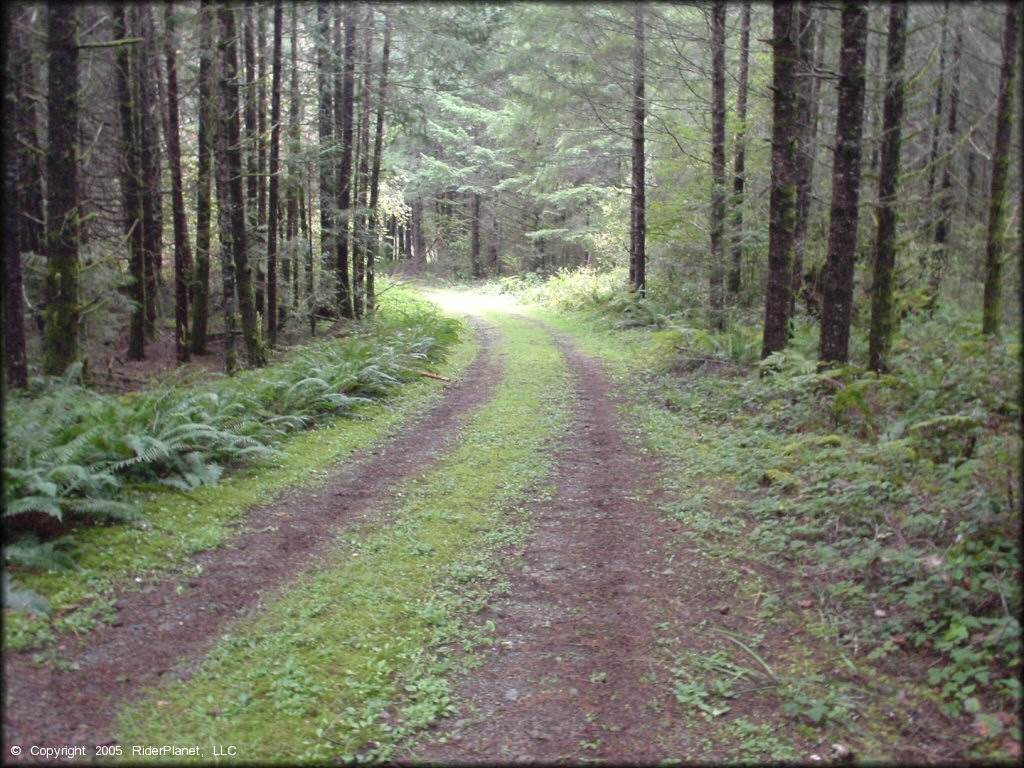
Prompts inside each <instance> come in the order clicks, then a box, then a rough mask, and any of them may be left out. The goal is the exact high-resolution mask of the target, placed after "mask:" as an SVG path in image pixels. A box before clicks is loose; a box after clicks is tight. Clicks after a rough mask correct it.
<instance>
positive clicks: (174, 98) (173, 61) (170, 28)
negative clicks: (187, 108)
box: [164, 3, 192, 363]
mask: <svg viewBox="0 0 1024 768" xmlns="http://www.w3.org/2000/svg"><path fill="white" fill-rule="evenodd" d="M164 11H165V15H164V23H165V26H166V30H165V39H164V48H165V58H166V59H167V162H168V163H169V164H170V167H171V168H170V170H171V209H172V211H173V221H174V349H175V353H176V354H177V358H178V362H181V363H187V362H188V361H189V359H190V357H191V355H190V353H191V347H190V345H189V339H188V288H189V276H190V274H191V272H192V246H191V245H190V244H189V237H188V221H187V220H186V219H185V197H184V194H183V192H182V184H181V141H180V139H179V137H178V70H177V57H178V54H177V50H176V43H175V40H174V7H173V6H172V5H171V4H170V3H168V4H167V5H166V6H164Z"/></svg>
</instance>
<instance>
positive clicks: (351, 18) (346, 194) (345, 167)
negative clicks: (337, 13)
mask: <svg viewBox="0 0 1024 768" xmlns="http://www.w3.org/2000/svg"><path fill="white" fill-rule="evenodd" d="M343 14H344V15H343V21H344V22H345V51H344V62H343V65H342V78H341V109H340V114H339V115H338V130H339V131H340V132H341V165H340V166H339V167H338V187H337V204H338V216H339V223H338V234H337V251H338V257H337V272H338V305H339V309H340V311H341V315H342V317H349V318H351V317H355V306H354V304H355V302H354V299H355V297H354V296H353V291H352V284H351V282H350V279H349V218H350V208H351V207H352V165H353V163H352V150H353V146H352V134H353V127H354V126H353V122H354V115H353V91H354V87H355V85H354V80H355V67H356V31H357V30H356V14H355V11H354V10H353V8H352V7H351V5H349V4H346V5H345V8H344V11H343ZM352 260H353V264H352V272H353V273H354V272H355V263H354V262H355V254H354V253H353V259H352Z"/></svg>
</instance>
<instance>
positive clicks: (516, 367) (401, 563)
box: [118, 313, 572, 762]
mask: <svg viewBox="0 0 1024 768" xmlns="http://www.w3.org/2000/svg"><path fill="white" fill-rule="evenodd" d="M487 319H488V320H490V321H491V322H494V323H495V324H496V325H498V327H499V328H500V330H501V340H500V341H499V342H498V344H497V349H496V353H498V354H505V355H507V366H506V375H505V378H504V380H503V381H502V382H501V383H500V384H499V385H498V387H497V389H496V392H495V395H494V398H493V399H492V400H491V401H490V402H488V403H487V404H486V405H484V406H483V407H482V408H481V409H480V411H478V412H477V413H476V414H475V415H474V416H472V417H471V418H470V419H469V420H468V422H467V424H466V426H465V427H464V428H463V433H462V436H461V440H460V442H459V443H458V447H457V448H456V449H455V450H454V451H453V452H452V453H451V454H450V455H449V456H447V457H445V458H444V459H443V460H442V461H441V462H440V464H439V465H438V466H437V467H435V468H434V469H431V470H429V471H428V472H426V473H425V474H423V475H422V476H420V477H418V478H415V479H414V480H412V481H410V482H409V483H408V484H406V485H405V486H404V487H403V488H401V489H400V490H399V491H396V493H395V494H394V496H393V498H391V499H382V500H380V509H381V510H382V512H383V515H382V517H381V519H380V521H379V522H378V523H376V524H369V525H367V526H366V527H365V529H364V530H363V531H361V532H359V533H352V532H349V533H348V534H346V537H345V539H346V540H344V541H339V542H338V545H337V548H336V550H334V551H333V552H331V553H330V554H329V555H328V556H327V557H326V558H325V562H324V563H322V564H321V565H320V566H319V567H317V568H314V569H311V570H310V571H308V572H306V573H305V574H303V575H301V576H299V577H298V578H297V579H296V580H295V581H294V582H293V583H292V584H291V585H289V586H288V587H287V588H285V589H284V590H282V592H281V593H280V594H279V595H277V596H275V597H274V598H273V599H272V600H271V601H270V602H269V603H268V604H267V605H266V606H265V608H264V610H263V611H261V613H260V614H259V615H257V616H256V617H255V618H254V620H252V621H251V622H250V623H248V624H246V625H243V626H239V627H237V629H235V630H234V631H233V632H232V633H231V634H229V635H225V636H223V637H222V638H221V639H220V641H219V642H218V644H217V645H216V646H215V648H214V649H213V650H212V651H211V653H210V654H209V655H208V656H207V657H206V658H205V659H203V660H202V661H201V663H199V665H198V667H197V669H196V670H195V673H194V675H193V676H192V677H191V678H190V679H189V680H187V681H182V682H175V683H173V684H170V685H168V686H164V687H161V688H160V689H158V690H153V691H150V692H149V693H148V694H147V695H146V696H145V697H144V698H143V699H142V700H141V701H140V702H138V703H136V704H135V705H133V706H131V707H130V708H128V709H127V710H125V711H124V712H123V713H122V718H121V721H120V723H121V727H120V733H119V734H118V741H119V743H120V744H121V745H124V747H125V754H124V756H125V757H127V758H129V759H132V758H134V759H136V760H137V759H140V758H145V757H146V756H145V755H133V754H132V753H131V751H132V750H131V746H132V745H136V744H137V745H142V744H155V743H160V744H179V745H190V744H192V745H196V746H197V747H198V748H199V750H200V752H202V753H203V759H205V760H207V761H209V760H210V759H211V758H212V757H213V756H214V755H213V750H214V747H217V748H218V750H219V751H220V752H230V750H229V749H228V748H229V747H234V753H233V754H228V755H226V758H227V759H232V758H233V759H236V760H240V761H245V762H249V761H254V760H257V761H280V762H296V761H318V762H320V761H324V760H338V759H340V760H343V761H351V760H355V759H370V760H383V759H387V758H388V756H389V754H390V753H391V750H392V748H393V745H394V744H396V743H397V742H398V741H399V740H401V739H402V738H404V737H405V736H407V735H409V734H410V733H412V732H413V731H415V730H417V729H419V728H422V727H423V726H425V725H426V724H428V723H430V722H432V721H433V720H435V719H436V718H438V717H440V716H442V715H444V714H446V713H447V712H448V711H450V693H451V686H452V682H451V679H452V677H454V676H455V675H457V673H458V669H459V667H460V665H463V664H465V663H467V659H468V658H471V656H470V657H466V656H465V655H463V654H460V653H453V651H455V650H456V649H459V648H472V647H473V646H474V645H476V644H477V643H487V642H488V640H489V639H490V637H491V634H492V633H493V631H494V627H493V625H490V624H488V625H484V626H482V627H480V626H471V624H470V622H467V621H464V620H463V619H464V617H465V616H466V615H467V613H468V612H469V611H470V610H471V609H473V608H475V607H477V606H478V605H480V604H481V603H482V602H483V601H484V600H486V599H487V598H488V597H489V596H490V595H493V594H494V592H495V591H496V590H500V589H501V587H502V585H501V583H500V581H499V578H500V576H499V572H498V568H497V562H496V557H495V555H496V554H497V553H498V552H499V551H500V550H502V549H503V548H504V547H507V546H508V545H509V544H510V543H512V542H514V541H515V540H517V539H518V538H520V537H521V536H522V535H523V534H524V533H525V531H526V530H528V528H529V518H528V516H527V514H526V513H525V512H523V511H522V508H521V506H520V504H523V503H525V502H527V501H529V500H532V499H533V498H535V497H537V496H538V495H543V494H544V493H546V492H548V491H547V490H546V489H545V488H544V487H543V485H544V480H545V478H546V477H548V475H549V473H550V470H551V458H550V456H549V452H548V451H547V450H546V449H547V448H548V447H549V444H550V443H551V442H553V441H554V440H556V439H557V437H558V435H559V434H561V433H562V432H563V431H564V429H565V428H566V426H567V418H568V417H567V412H568V406H569V404H570V402H571V398H572V395H571V391H570V389H569V388H568V387H567V386H566V383H567V380H568V371H567V369H566V366H565V364H564V362H563V360H562V358H561V356H560V354H559V353H558V350H557V349H556V348H555V346H554V345H553V343H552V342H551V339H550V338H549V337H548V335H547V334H546V333H545V332H544V331H543V330H541V329H538V328H536V327H534V326H532V325H531V324H529V323H525V322H523V321H521V320H517V319H515V318H513V317H511V316H509V315H503V314H500V313H490V314H489V316H488V317H487ZM181 759H182V758H181V757H180V756H176V757H174V760H175V761H180V760H181Z"/></svg>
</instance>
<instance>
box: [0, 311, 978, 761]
mask: <svg viewBox="0 0 1024 768" xmlns="http://www.w3.org/2000/svg"><path fill="white" fill-rule="evenodd" d="M432 298H434V299H435V300H436V301H438V302H439V303H441V304H442V306H444V307H445V308H446V309H448V310H449V311H451V312H456V313H459V314H463V315H466V316H468V317H469V318H470V328H471V331H472V332H471V334H470V336H471V339H470V340H469V341H468V342H466V344H465V345H464V347H463V350H462V352H461V353H459V354H457V355H456V363H455V364H454V365H453V366H452V369H451V370H450V371H449V373H451V374H452V376H453V379H454V380H453V382H452V383H451V384H448V385H447V386H445V387H444V390H443V392H444V393H443V396H440V395H439V396H438V397H436V398H435V399H434V400H433V401H430V400H427V401H424V407H423V409H422V410H421V411H420V412H418V413H415V414H411V415H409V416H408V418H406V419H404V420H396V423H395V424H394V425H393V426H392V427H391V428H390V430H389V431H388V432H387V433H386V434H382V435H381V436H380V438H379V439H377V440H375V441H373V442H371V443H369V444H368V445H366V446H365V447H364V448H363V449H361V450H360V451H359V452H357V453H355V454H353V455H352V456H350V457H349V458H346V459H343V460H341V461H340V462H335V463H334V464H333V465H331V466H329V467H328V468H327V469H326V470H325V471H324V472H323V473H322V474H323V478H322V480H321V481H318V482H317V483H315V484H305V483H303V484H300V485H299V486H296V487H293V488H290V489H288V490H286V491H283V492H280V493H278V494H276V495H275V496H273V497H271V498H266V499H264V500H263V503H261V504H260V505H258V506H256V507H255V508H253V509H252V510H251V511H250V512H249V514H248V516H247V518H246V521H245V522H244V524H243V525H241V526H240V527H239V529H238V530H237V532H236V533H235V535H234V536H232V537H231V538H230V539H228V540H227V542H226V543H224V544H223V545H222V546H220V547H218V548H216V549H213V550H209V551H206V552H203V553H201V554H199V555H197V556H196V557H195V558H194V559H193V561H192V562H191V563H190V564H189V565H188V566H187V567H183V568H181V569H179V570H178V571H175V572H174V573H172V574H163V575H161V576H153V577H152V578H151V577H150V576H149V575H147V576H146V577H145V578H144V579H143V578H136V579H134V583H128V584H125V585H122V586H120V587H119V588H118V590H117V595H116V602H115V603H114V604H113V605H114V612H113V613H112V614H111V616H110V617H109V620H107V621H105V622H103V623H101V624H100V626H98V627H97V628H95V629H92V630H91V631H85V632H83V633H81V634H80V635H79V636H77V637H69V636H65V637H61V638H58V639H56V640H54V641H53V642H52V643H51V644H50V645H49V646H47V647H45V648H43V649H41V650H40V649H38V648H37V649H34V650H32V651H23V652H18V653H7V654H6V656H5V669H4V673H5V683H6V685H5V697H6V698H5V708H4V744H5V747H6V751H9V752H10V750H11V747H12V746H13V745H18V746H20V747H21V748H22V749H23V750H24V751H23V752H22V754H21V758H20V759H21V760H22V761H26V760H27V761H32V762H35V761H36V760H37V759H38V757H33V756H31V755H30V752H29V747H30V745H33V746H40V747H61V746H72V745H86V746H87V752H86V755H87V756H88V757H93V758H95V757H96V755H97V754H98V752H97V746H99V745H103V749H102V750H101V751H100V753H101V754H102V755H106V756H110V757H114V758H116V757H118V756H120V757H121V758H128V759H132V758H133V757H134V758H135V759H140V758H144V759H151V760H152V759H156V758H155V757H154V756H153V755H152V754H149V753H140V752H135V753H134V755H133V751H132V748H133V747H138V746H150V745H155V746H162V745H174V746H180V747H191V746H193V745H195V747H196V749H197V752H198V754H197V755H192V756H191V757H192V758H193V759H196V758H198V759H203V760H205V761H206V762H210V761H212V760H215V759H216V760H221V761H223V760H232V759H234V760H240V761H245V762H252V761H263V760H270V761H282V762H292V761H302V760H311V761H323V760H327V759H333V760H337V759H342V760H351V759H369V760H384V761H393V762H400V763H415V762H424V761H426V762H432V763H443V764H447V763H457V762H469V763H476V764H479V763H495V762H499V763H506V762H515V763H520V762H522V763H531V762H533V763H551V762H572V763H582V762H608V763H613V764H624V763H634V764H636V763H641V764H659V763H663V762H664V761H681V762H693V761H697V762H722V761H764V760H799V761H806V760H811V761H819V760H821V761H826V762H827V761H832V760H837V761H844V760H846V759H849V758H851V757H853V758H856V759H875V760H882V761H894V762H904V763H905V762H922V761H923V762H934V761H944V760H963V759H965V758H966V757H968V756H969V753H968V751H967V749H968V746H969V745H968V742H967V741H966V740H964V739H962V738H961V735H962V734H959V733H957V731H956V729H954V728H951V722H950V721H949V720H948V719H947V718H946V717H945V716H943V715H942V714H941V713H940V711H939V709H938V706H937V703H936V701H935V700H934V696H930V695H929V694H928V693H927V692H926V691H923V690H921V689H920V688H918V687H915V686H914V685H913V684H911V683H907V682H906V681H901V680H899V679H892V678H891V677H889V676H887V675H886V674H882V673H880V672H879V671H878V670H877V669H874V668H871V667H868V666H862V665H861V663H860V662H859V661H857V662H855V661H853V660H851V659H850V658H849V657H848V656H847V654H846V653H845V652H844V651H843V650H842V649H841V648H840V647H838V646H836V645H834V644H833V643H832V642H831V641H830V639H829V637H827V636H826V634H825V633H822V632H820V631H816V626H817V625H816V624H815V622H814V621H812V620H810V619H809V618H808V616H809V614H810V611H808V610H806V609H807V608H808V607H809V606H810V605H811V601H810V600H809V599H807V598H808V595H809V591H808V585H806V584H801V582H800V580H799V579H796V580H794V579H793V577H792V574H791V573H788V572H786V571H784V570H782V569H776V568H772V567H770V566H766V565H765V564H764V563H763V562H761V561H758V560H754V559H746V558H745V557H744V554H743V552H742V550H741V549H736V550H735V551H733V552H725V553H723V550H722V549H721V548H720V547H718V548H709V547H708V546H706V545H705V544H704V541H705V539H706V537H704V536H702V535H701V534H702V533H706V532H707V529H706V526H708V525H713V522H710V523H709V522H708V521H707V519H705V518H701V520H703V522H702V523H700V525H704V526H705V528H704V529H702V530H697V529H695V528H694V525H693V524H689V525H688V524H687V522H686V521H685V518H682V517H681V516H680V515H673V514H668V513H667V512H666V511H671V510H674V509H675V510H677V509H679V507H680V505H683V504H686V503H688V502H692V500H693V499H694V498H698V499H701V498H704V499H706V498H711V499H712V502H708V506H709V507H714V506H715V505H714V503H713V499H714V497H715V496H716V494H719V493H720V492H721V489H720V488H719V487H716V484H715V482H714V481H705V482H704V485H703V486H702V487H700V488H694V487H693V485H692V484H687V483H682V482H679V475H680V466H685V465H686V464H687V463H690V464H692V463H695V462H699V461H700V455H699V453H696V452H695V453H693V454H692V455H689V456H685V455H684V456H676V457H674V458H672V457H668V456H666V455H660V454H658V452H656V451H654V450H652V449H651V447H650V446H649V445H648V444H647V443H646V442H645V436H646V435H648V433H649V432H650V429H649V425H648V424H645V423H644V421H643V418H644V417H643V411H641V410H638V409H637V408H636V407H635V403H633V402H632V400H631V398H633V397H634V395H633V394H632V393H631V392H630V391H629V389H628V386H627V384H628V381H629V379H628V377H627V376H626V375H625V373H624V370H625V369H624V367H623V363H622V360H623V359H625V357H624V353H622V351H621V350H618V351H616V350H614V349H612V347H613V346H614V344H615V342H614V341H613V340H610V339H604V338H602V337H601V336H600V335H599V334H595V333H594V332H592V331H589V330H587V329H585V328H583V327H582V326H580V325H575V324H574V323H573V322H572V321H570V320H567V319H565V318H561V319H559V318H557V317H556V316H554V315H553V314H549V313H544V312H541V311H537V310H528V309H524V308H522V307H518V306H516V305H515V304H513V303H511V302H507V303H506V302H505V301H503V300H502V299H501V297H495V296H480V295H474V294H471V293H464V292H435V293H433V294H432ZM609 345H610V346H609ZM460 354H461V357H460ZM438 386H440V385H438ZM313 485H315V487H313ZM958 727H959V726H958ZM13 754H14V753H13V752H10V754H5V755H4V758H5V760H10V759H12V758H11V755H13ZM170 757H171V758H173V760H174V761H175V762H178V761H180V760H181V759H182V757H183V755H180V754H179V755H176V756H175V755H173V754H172V755H171V756H170ZM184 757H189V755H184ZM13 759H14V760H15V761H17V758H13ZM99 759H100V760H101V761H104V760H105V759H106V757H103V756H101V757H100V758H99ZM55 762H61V761H60V760H56V761H55Z"/></svg>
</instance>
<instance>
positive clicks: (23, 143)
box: [6, 5, 46, 255]
mask: <svg viewBox="0 0 1024 768" xmlns="http://www.w3.org/2000/svg"><path fill="white" fill-rule="evenodd" d="M12 9H13V10H12V13H13V17H12V22H13V23H14V24H16V25H23V24H27V23H28V11H27V6H24V5H13V6H12ZM20 39H21V34H20V33H18V32H15V31H14V30H13V29H12V30H11V35H10V38H9V40H8V44H7V45H8V49H9V56H10V69H8V70H6V71H8V72H10V73H11V76H10V81H9V82H10V84H11V87H12V90H13V98H14V103H13V104H12V105H11V109H10V110H8V111H7V114H8V115H12V116H13V118H14V122H15V131H16V138H15V140H14V142H12V143H13V144H15V156H16V159H15V160H14V162H16V164H17V186H16V187H14V189H16V190H17V197H16V198H15V199H16V200H17V207H16V208H15V215H16V217H17V219H16V223H17V226H16V228H15V230H13V231H15V232H16V233H17V241H18V246H19V249H20V253H22V254H25V253H35V254H39V255H43V254H44V253H45V247H44V243H45V241H46V221H45V219H46V213H45V211H44V208H43V177H44V172H43V160H42V158H43V154H44V153H43V151H42V149H41V147H40V137H39V119H38V115H37V110H36V99H35V98H34V95H35V94H36V93H37V92H38V86H37V78H36V67H35V65H34V62H35V59H36V56H35V55H33V50H32V49H31V48H30V47H28V46H24V45H21V44H20V42H19V41H20Z"/></svg>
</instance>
